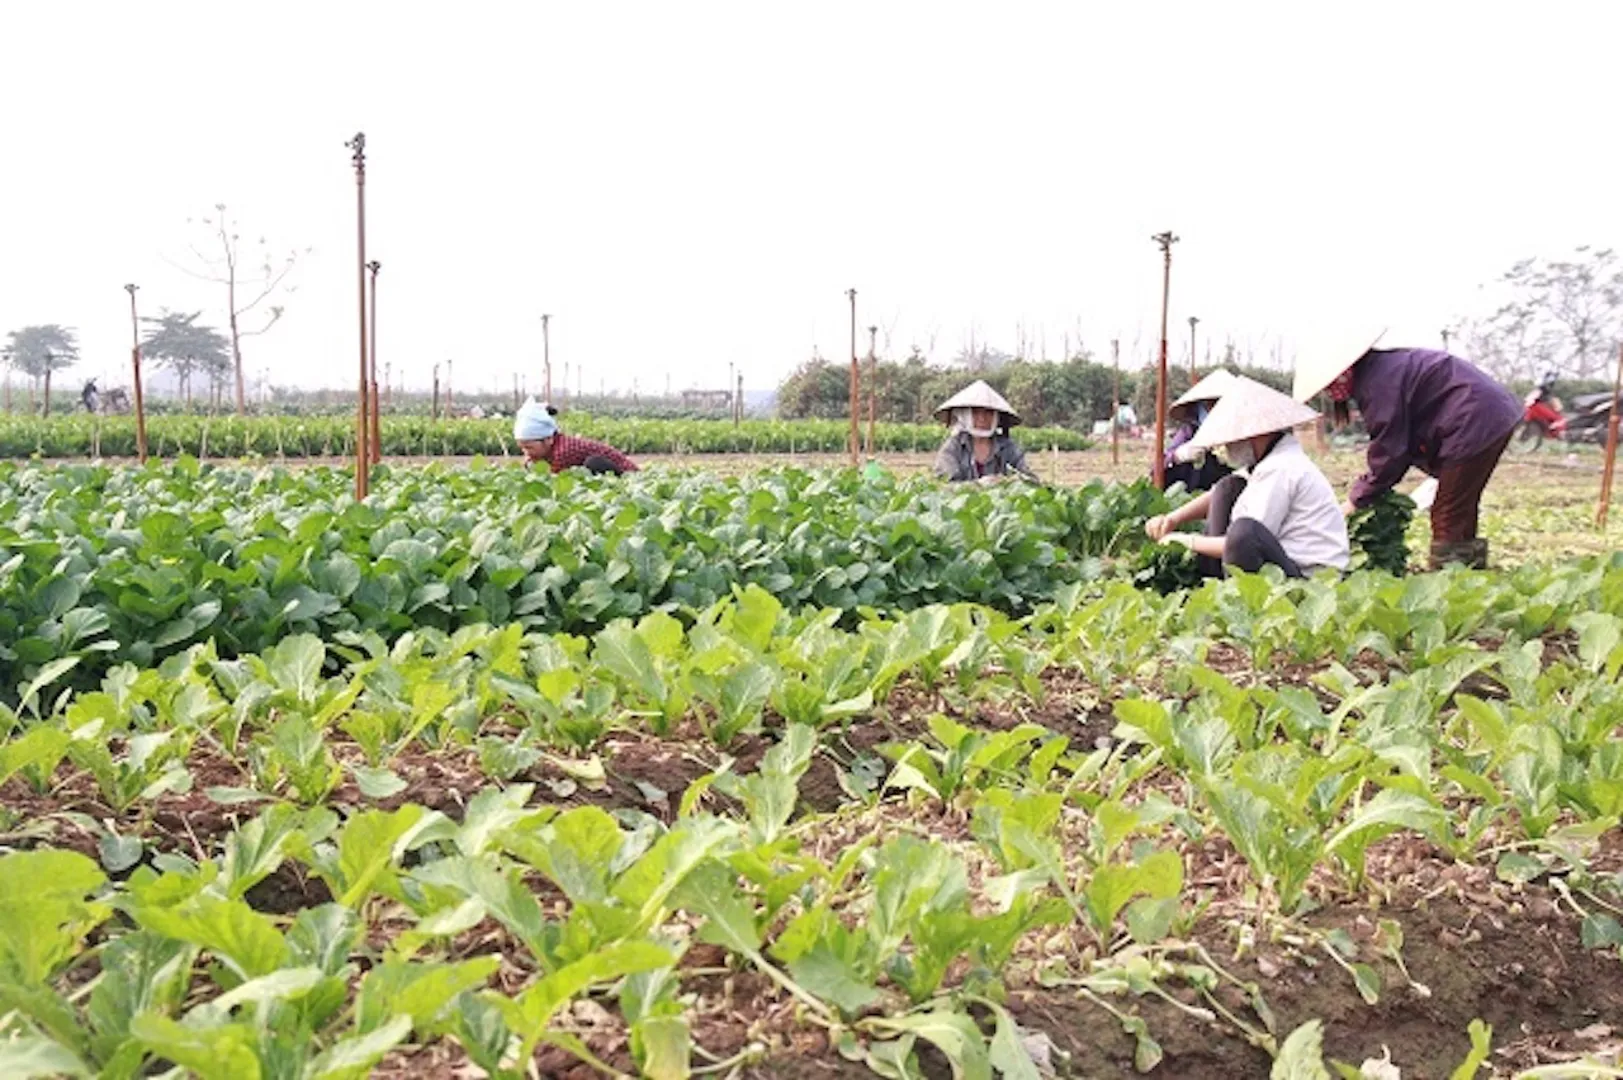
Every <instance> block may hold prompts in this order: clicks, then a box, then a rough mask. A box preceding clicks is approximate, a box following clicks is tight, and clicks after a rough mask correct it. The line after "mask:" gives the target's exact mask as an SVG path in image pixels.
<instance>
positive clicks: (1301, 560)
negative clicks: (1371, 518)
mask: <svg viewBox="0 0 1623 1080" xmlns="http://www.w3.org/2000/svg"><path fill="white" fill-rule="evenodd" d="M1318 415H1319V414H1318V413H1317V412H1315V411H1314V410H1312V409H1310V408H1308V407H1307V406H1306V405H1301V404H1298V403H1297V402H1295V401H1293V400H1291V399H1290V398H1289V397H1288V396H1286V395H1285V394H1281V393H1280V392H1279V391H1277V390H1274V389H1272V388H1271V387H1267V386H1264V385H1263V384H1261V383H1259V382H1254V381H1252V380H1251V379H1247V378H1244V377H1243V376H1236V377H1235V379H1234V382H1233V383H1232V384H1231V385H1230V387H1229V388H1228V390H1226V391H1225V392H1224V393H1223V396H1222V398H1221V399H1220V400H1219V401H1218V402H1217V404H1216V405H1215V406H1214V407H1213V408H1212V412H1211V415H1210V416H1208V417H1207V418H1206V422H1205V423H1204V424H1202V425H1201V426H1200V430H1199V431H1197V432H1196V433H1195V437H1194V438H1192V439H1190V440H1189V443H1188V444H1187V445H1190V446H1193V447H1195V448H1197V449H1207V450H1209V449H1213V448H1217V447H1221V448H1222V451H1223V456H1224V457H1225V458H1227V459H1228V463H1229V464H1230V465H1232V466H1233V467H1234V468H1236V469H1238V470H1242V472H1237V473H1235V474H1234V475H1232V476H1226V477H1224V478H1223V479H1222V480H1220V481H1218V483H1217V486H1216V487H1214V488H1212V490H1211V491H1208V492H1207V493H1206V494H1204V495H1202V496H1200V497H1199V498H1198V499H1195V500H1194V501H1193V502H1190V503H1186V504H1185V505H1183V506H1180V507H1179V508H1178V509H1176V510H1174V511H1172V512H1171V513H1170V514H1164V515H1162V516H1160V517H1153V518H1151V519H1150V520H1149V521H1148V522H1147V523H1146V524H1145V526H1144V531H1145V532H1147V533H1148V534H1149V536H1150V539H1152V540H1157V541H1160V542H1161V543H1164V544H1166V543H1178V544H1183V545H1184V546H1185V547H1188V548H1189V549H1190V550H1192V551H1193V552H1194V553H1195V554H1196V555H1198V556H1200V563H1201V568H1202V569H1203V570H1204V571H1205V572H1206V573H1207V575H1208V576H1211V577H1216V576H1218V575H1220V574H1222V573H1223V572H1224V570H1225V569H1226V568H1228V567H1231V566H1232V567H1237V568H1239V569H1241V570H1245V571H1247V572H1248V573H1256V572H1257V571H1259V570H1261V569H1262V568H1263V567H1264V566H1266V565H1270V564H1271V565H1273V566H1277V567H1279V568H1280V569H1281V570H1283V571H1284V572H1285V576H1286V577H1306V576H1308V575H1310V574H1312V573H1314V572H1315V571H1318V570H1321V569H1325V568H1329V569H1334V570H1345V569H1346V568H1347V560H1348V556H1349V555H1350V550H1349V548H1350V546H1349V544H1348V541H1347V519H1346V516H1345V515H1343V514H1342V512H1341V509H1340V507H1339V506H1337V505H1336V493H1335V491H1334V489H1332V488H1331V487H1330V481H1329V480H1327V479H1325V476H1324V473H1322V472H1320V471H1319V467H1318V466H1317V465H1315V464H1313V462H1312V460H1311V459H1309V458H1308V456H1307V454H1306V453H1305V452H1304V451H1303V450H1302V444H1301V443H1300V442H1298V441H1297V439H1296V436H1295V435H1293V434H1291V429H1292V428H1295V427H1296V426H1297V425H1299V424H1305V423H1308V422H1310V421H1312V420H1316V419H1318ZM1242 473H1243V475H1242ZM1200 520H1204V521H1205V523H1206V530H1205V535H1203V536H1197V535H1194V534H1192V533H1182V532H1177V531H1176V530H1177V529H1178V527H1179V526H1181V525H1184V524H1185V523H1187V522H1192V521H1200Z"/></svg>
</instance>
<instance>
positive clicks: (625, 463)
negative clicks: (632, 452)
mask: <svg viewBox="0 0 1623 1080" xmlns="http://www.w3.org/2000/svg"><path fill="white" fill-rule="evenodd" d="M590 457H606V458H608V459H609V460H610V461H612V462H614V464H615V465H616V466H618V467H619V469H620V471H621V472H636V471H637V463H636V462H635V461H632V460H631V459H630V458H628V457H626V456H625V455H624V454H622V453H620V451H618V450H616V449H615V448H614V447H612V446H608V445H606V444H604V443H600V442H598V441H596V440H595V439H582V438H578V437H576V436H574V435H565V434H564V433H563V432H561V431H560V432H559V433H558V434H557V435H554V436H553V438H552V454H551V457H550V459H549V460H550V461H551V463H552V471H553V472H555V473H559V472H563V471H564V470H565V469H577V468H579V467H580V466H582V465H584V464H586V459H587V458H590Z"/></svg>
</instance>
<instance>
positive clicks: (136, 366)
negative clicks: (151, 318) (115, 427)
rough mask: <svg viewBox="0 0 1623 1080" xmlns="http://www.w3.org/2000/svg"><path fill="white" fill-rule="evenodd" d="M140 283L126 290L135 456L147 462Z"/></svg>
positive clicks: (127, 287) (143, 462) (8, 406)
mask: <svg viewBox="0 0 1623 1080" xmlns="http://www.w3.org/2000/svg"><path fill="white" fill-rule="evenodd" d="M139 288H140V286H139V285H126V286H124V291H125V292H127V293H129V294H130V367H131V368H132V369H133V370H134V372H135V457H136V460H138V461H139V462H140V463H141V464H143V465H145V464H146V463H147V412H146V397H145V395H144V394H143V393H142V392H141V320H140V319H139V318H137V317H136V314H135V290H136V289H139ZM6 411H7V412H10V411H11V409H10V403H9V402H8V403H7V409H6Z"/></svg>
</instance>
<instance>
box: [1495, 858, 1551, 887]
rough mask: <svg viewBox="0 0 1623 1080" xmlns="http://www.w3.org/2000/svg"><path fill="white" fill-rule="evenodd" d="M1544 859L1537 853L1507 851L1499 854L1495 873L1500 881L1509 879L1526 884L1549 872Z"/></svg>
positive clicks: (1514, 882) (1509, 880)
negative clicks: (1536, 854)
mask: <svg viewBox="0 0 1623 1080" xmlns="http://www.w3.org/2000/svg"><path fill="white" fill-rule="evenodd" d="M1549 869H1550V868H1549V867H1548V866H1546V865H1545V864H1544V860H1542V859H1540V858H1538V857H1537V856H1535V855H1528V854H1526V853H1524V852H1520V851H1507V852H1505V853H1504V854H1503V855H1501V856H1499V861H1498V863H1497V864H1495V866H1494V873H1495V874H1496V875H1497V876H1498V878H1499V880H1500V881H1508V882H1511V883H1513V884H1517V885H1526V884H1528V883H1529V882H1532V881H1537V880H1538V879H1539V878H1541V877H1543V876H1544V875H1545V874H1546V873H1548V872H1549Z"/></svg>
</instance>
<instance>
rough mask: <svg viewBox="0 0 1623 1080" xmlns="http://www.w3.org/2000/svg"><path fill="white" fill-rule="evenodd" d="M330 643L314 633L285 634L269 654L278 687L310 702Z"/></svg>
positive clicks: (268, 662)
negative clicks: (327, 643)
mask: <svg viewBox="0 0 1623 1080" xmlns="http://www.w3.org/2000/svg"><path fill="white" fill-rule="evenodd" d="M326 659H327V647H326V646H325V645H323V644H322V643H321V639H320V638H318V637H316V636H315V635H314V634H294V635H293V636H292V637H288V638H283V639H282V640H281V641H280V642H278V643H277V645H276V647H275V648H273V649H272V650H271V651H270V653H269V654H268V655H267V656H266V667H267V668H268V670H269V672H270V677H271V679H272V680H273V681H274V682H275V683H276V686H277V688H278V689H279V690H281V691H283V692H284V693H288V694H291V695H293V697H294V698H296V699H297V700H299V701H300V702H302V703H304V704H306V705H308V704H313V703H314V702H315V700H316V693H317V691H318V690H319V689H320V688H321V666H322V664H323V663H325V662H326Z"/></svg>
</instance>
